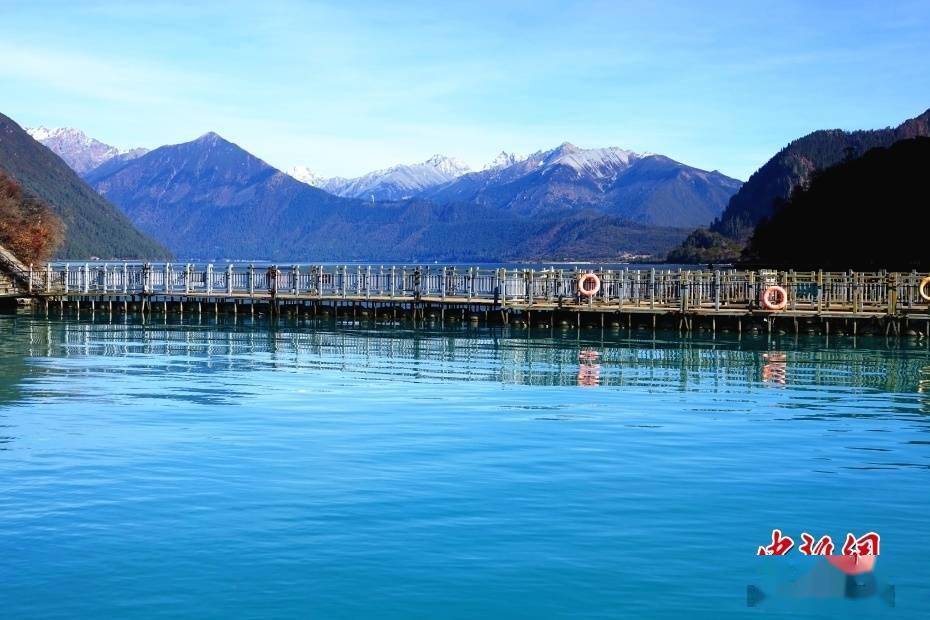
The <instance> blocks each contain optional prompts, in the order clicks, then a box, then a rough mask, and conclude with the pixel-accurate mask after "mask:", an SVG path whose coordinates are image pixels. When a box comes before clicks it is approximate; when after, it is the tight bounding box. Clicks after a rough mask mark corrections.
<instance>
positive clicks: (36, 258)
mask: <svg viewBox="0 0 930 620" xmlns="http://www.w3.org/2000/svg"><path fill="white" fill-rule="evenodd" d="M63 229H64V227H63V226H62V223H61V220H60V219H58V217H57V216H56V215H55V214H54V213H52V211H51V209H49V207H48V205H46V204H45V203H43V202H41V201H39V200H36V199H34V198H32V197H30V196H28V195H26V194H25V193H24V192H23V187H22V185H20V184H19V183H18V182H17V181H16V179H14V178H12V177H10V176H8V175H7V174H5V173H4V172H2V171H0V245H3V246H5V247H6V248H7V249H8V250H9V251H11V252H12V253H13V254H14V255H15V256H16V257H17V258H18V259H19V260H20V261H22V262H23V263H26V264H29V263H34V264H37V263H41V262H42V261H45V260H47V259H49V258H50V257H51V256H52V253H53V252H54V251H55V249H56V248H57V247H58V245H59V244H60V243H61V241H62V238H63Z"/></svg>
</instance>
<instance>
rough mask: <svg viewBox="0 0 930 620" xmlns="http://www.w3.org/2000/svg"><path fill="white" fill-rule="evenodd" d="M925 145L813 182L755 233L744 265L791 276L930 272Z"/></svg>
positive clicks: (899, 148) (904, 144)
mask: <svg viewBox="0 0 930 620" xmlns="http://www.w3.org/2000/svg"><path fill="white" fill-rule="evenodd" d="M928 166H930V138H915V139H912V140H903V141H899V142H897V143H895V144H894V145H892V146H891V147H890V148H877V149H873V150H871V151H869V152H868V153H866V154H865V155H864V156H862V157H861V158H858V159H854V160H850V161H848V162H845V163H841V164H838V165H836V166H833V167H832V168H828V169H826V170H824V171H821V172H818V173H815V174H814V177H813V179H812V180H811V182H810V186H809V187H803V186H801V187H798V188H796V189H795V191H794V192H793V193H792V195H791V197H790V199H789V200H788V201H787V202H786V204H785V205H784V206H783V207H782V208H781V209H780V210H779V211H778V212H777V213H776V214H775V215H774V216H772V218H771V219H769V220H765V221H763V222H761V223H760V224H759V226H758V227H757V228H756V231H755V234H754V235H753V236H752V239H751V240H750V243H749V246H748V248H747V250H746V254H745V258H746V260H747V261H749V262H751V263H755V264H760V265H766V266H772V267H785V268H787V267H791V268H795V269H821V268H822V269H837V270H845V269H855V270H877V269H894V270H905V271H906V270H910V269H918V270H920V271H927V270H928V269H930V254H928V253H927V246H926V237H927V230H928V226H930V208H928V206H930V187H928V185H927V169H928Z"/></svg>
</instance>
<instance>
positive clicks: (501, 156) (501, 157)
mask: <svg viewBox="0 0 930 620" xmlns="http://www.w3.org/2000/svg"><path fill="white" fill-rule="evenodd" d="M524 160H526V156H525V155H517V154H516V153H508V152H507V151H501V152H500V153H498V154H497V157H495V158H494V159H492V160H491V161H489V162H488V163H486V164H485V165H484V167H483V168H482V170H497V169H498V168H506V167H507V166H512V165H514V164H517V163H520V162H521V161H524Z"/></svg>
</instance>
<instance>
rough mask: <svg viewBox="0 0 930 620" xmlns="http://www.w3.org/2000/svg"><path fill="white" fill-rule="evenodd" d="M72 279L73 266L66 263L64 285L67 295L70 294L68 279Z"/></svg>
mask: <svg viewBox="0 0 930 620" xmlns="http://www.w3.org/2000/svg"><path fill="white" fill-rule="evenodd" d="M70 277H71V265H70V264H68V263H65V278H64V280H65V283H64V284H65V293H67V292H68V279H69V278H70Z"/></svg>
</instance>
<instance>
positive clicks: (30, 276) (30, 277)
mask: <svg viewBox="0 0 930 620" xmlns="http://www.w3.org/2000/svg"><path fill="white" fill-rule="evenodd" d="M29 294H30V295H31V294H32V263H29Z"/></svg>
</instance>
